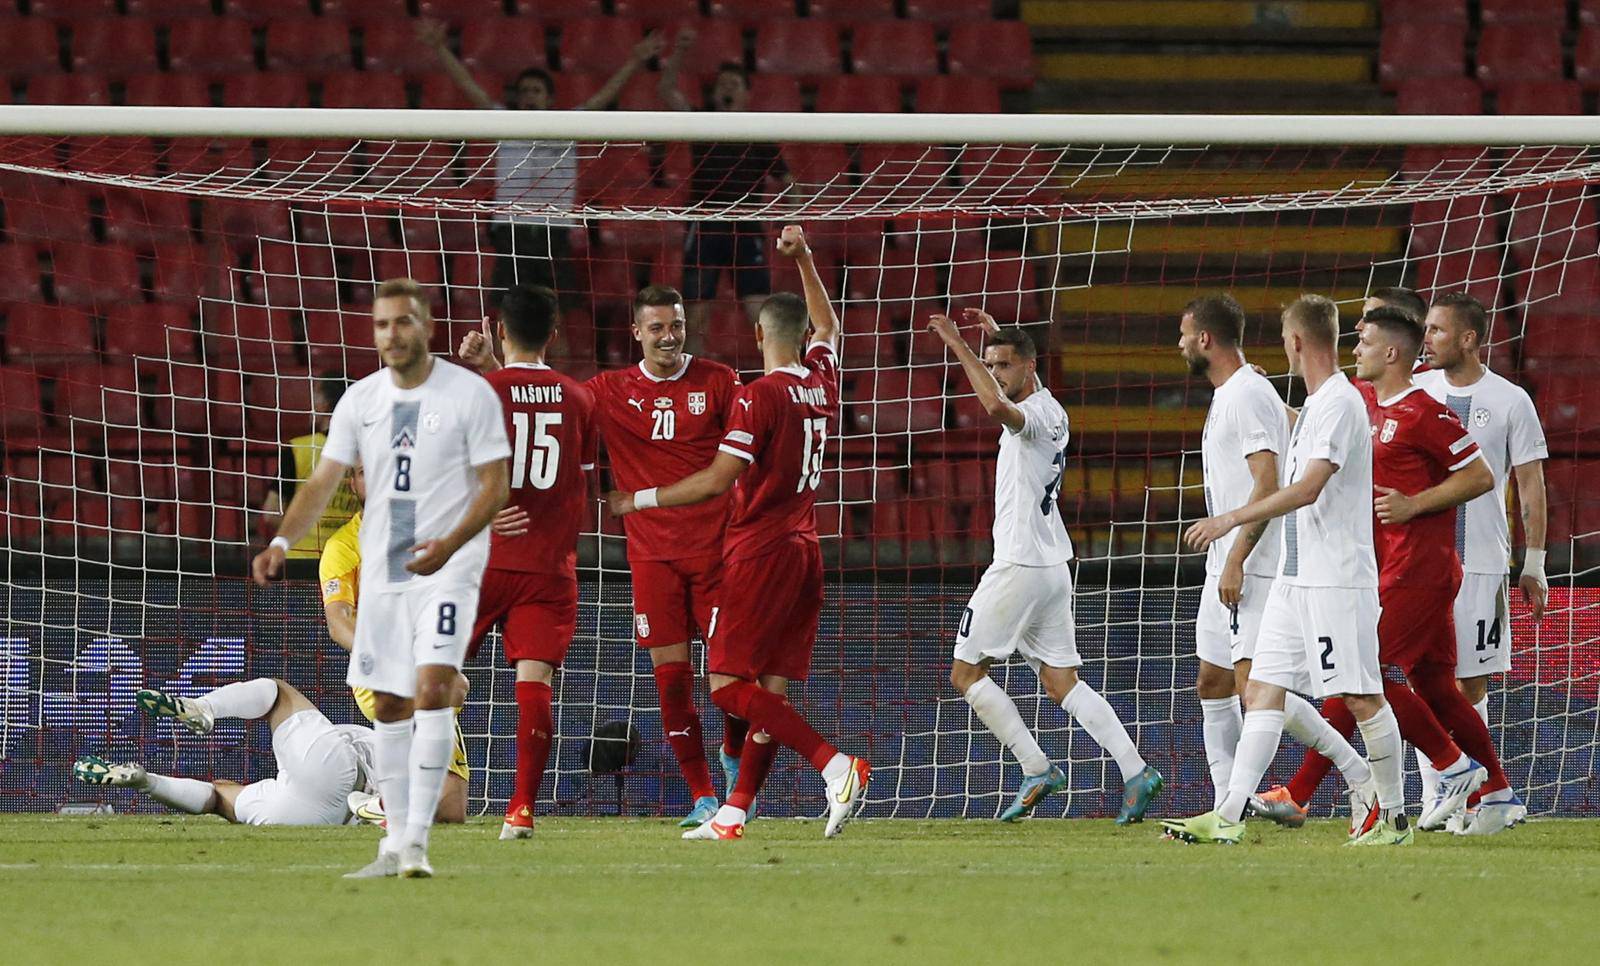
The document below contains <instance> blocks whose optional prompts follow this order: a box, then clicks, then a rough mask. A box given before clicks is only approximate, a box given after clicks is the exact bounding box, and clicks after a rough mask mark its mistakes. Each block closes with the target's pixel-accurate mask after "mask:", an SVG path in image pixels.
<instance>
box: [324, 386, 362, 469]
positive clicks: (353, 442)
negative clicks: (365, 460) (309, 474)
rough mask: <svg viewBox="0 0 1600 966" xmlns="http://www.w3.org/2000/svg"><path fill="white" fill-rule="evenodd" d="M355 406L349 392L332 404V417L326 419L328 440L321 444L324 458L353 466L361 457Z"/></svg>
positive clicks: (359, 419)
mask: <svg viewBox="0 0 1600 966" xmlns="http://www.w3.org/2000/svg"><path fill="white" fill-rule="evenodd" d="M357 406H358V404H357V403H356V402H355V401H354V400H353V399H352V398H351V397H350V393H349V392H346V393H345V394H344V395H342V396H340V397H339V401H338V402H337V403H335V404H334V407H333V415H332V416H330V417H328V438H327V440H326V441H324V442H323V444H322V455H323V457H324V458H326V459H330V460H333V461H335V462H338V463H343V464H344V465H346V466H354V465H355V463H356V461H357V459H358V458H359V457H360V456H361V451H360V449H359V448H358V444H359V442H360V441H359V439H358V438H357V432H356V431H357V430H358V429H360V428H361V417H360V416H358V415H356V408H357Z"/></svg>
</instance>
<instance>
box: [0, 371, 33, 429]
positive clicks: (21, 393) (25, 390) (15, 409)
mask: <svg viewBox="0 0 1600 966" xmlns="http://www.w3.org/2000/svg"><path fill="white" fill-rule="evenodd" d="M42 410H43V404H42V403H41V402H40V399H39V379H38V377H37V376H35V375H34V374H33V373H32V372H31V371H29V370H27V369H23V368H20V367H16V366H0V437H3V438H4V439H5V440H6V441H7V442H8V443H10V444H12V445H16V446H20V445H23V444H22V442H21V440H23V439H24V438H29V437H33V436H37V435H38V434H39V415H40V413H41V412H42Z"/></svg>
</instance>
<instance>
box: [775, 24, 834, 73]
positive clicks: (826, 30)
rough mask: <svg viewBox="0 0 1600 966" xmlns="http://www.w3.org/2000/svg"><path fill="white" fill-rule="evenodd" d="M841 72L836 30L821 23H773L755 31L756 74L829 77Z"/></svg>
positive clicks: (832, 25)
mask: <svg viewBox="0 0 1600 966" xmlns="http://www.w3.org/2000/svg"><path fill="white" fill-rule="evenodd" d="M843 70H844V67H843V62H842V61H841V60H840V56H839V28H838V26H837V25H836V24H833V23H830V22H828V21H822V20H773V21H770V22H768V23H765V24H763V25H761V26H760V27H759V28H757V30H756V72H757V73H758V74H796V75H800V76H803V77H811V78H819V77H832V76H833V75H835V74H838V73H841V72H842V71H843Z"/></svg>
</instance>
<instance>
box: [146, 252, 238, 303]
mask: <svg viewBox="0 0 1600 966" xmlns="http://www.w3.org/2000/svg"><path fill="white" fill-rule="evenodd" d="M155 253H156V257H155V270H154V272H153V273H152V276H151V283H150V289H151V294H153V295H154V296H155V298H156V300H157V301H159V302H178V303H181V304H184V305H192V304H193V303H194V300H195V299H197V298H199V297H200V296H202V295H210V296H218V295H222V294H224V293H226V292H227V291H228V290H229V286H228V275H227V272H228V269H229V267H230V266H229V265H227V264H217V263H216V262H215V261H213V260H212V259H210V258H208V257H207V256H205V255H204V254H202V253H201V252H200V251H199V250H198V249H196V248H194V247H193V246H191V245H190V244H189V243H188V242H176V243H173V244H167V245H158V246H156V250H155Z"/></svg>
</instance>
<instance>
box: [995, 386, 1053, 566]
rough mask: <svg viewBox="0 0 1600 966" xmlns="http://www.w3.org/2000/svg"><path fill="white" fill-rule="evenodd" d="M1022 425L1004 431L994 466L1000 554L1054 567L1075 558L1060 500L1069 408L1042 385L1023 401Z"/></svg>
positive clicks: (997, 549)
mask: <svg viewBox="0 0 1600 966" xmlns="http://www.w3.org/2000/svg"><path fill="white" fill-rule="evenodd" d="M1017 408H1019V409H1021V410H1022V416H1023V422H1022V429H1020V430H1018V431H1017V432H1012V431H1011V430H1010V429H1002V430H1001V432H1000V459H999V461H998V462H997V463H996V464H995V471H994V559H996V560H1000V561H1004V562H1006V563H1014V564H1021V565H1022V566H1025V567H1049V566H1053V565H1055V564H1060V563H1065V562H1067V561H1069V560H1071V559H1072V538H1070V537H1068V536H1067V528H1066V525H1065V524H1063V523H1062V522H1061V508H1060V507H1058V506H1057V505H1056V502H1057V497H1058V496H1059V495H1060V493H1061V476H1062V474H1063V473H1064V472H1065V471H1066V467H1067V411H1066V410H1065V409H1062V408H1061V404H1060V403H1058V402H1056V400H1055V397H1054V396H1052V395H1050V391H1049V390H1048V389H1045V388H1043V387H1042V386H1040V387H1038V388H1035V389H1034V391H1033V392H1032V393H1031V394H1029V396H1028V398H1026V399H1024V400H1023V401H1022V402H1020V403H1018V404H1017Z"/></svg>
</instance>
